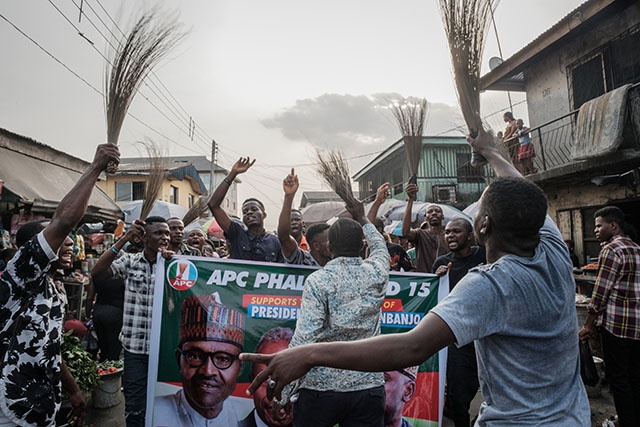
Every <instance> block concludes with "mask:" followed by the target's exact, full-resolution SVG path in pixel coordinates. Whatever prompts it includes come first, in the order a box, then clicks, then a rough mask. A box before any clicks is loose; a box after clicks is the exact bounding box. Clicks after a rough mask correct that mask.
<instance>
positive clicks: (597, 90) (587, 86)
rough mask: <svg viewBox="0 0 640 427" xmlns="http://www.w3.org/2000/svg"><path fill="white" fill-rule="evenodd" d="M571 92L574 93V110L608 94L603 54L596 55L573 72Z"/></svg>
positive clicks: (576, 67)
mask: <svg viewBox="0 0 640 427" xmlns="http://www.w3.org/2000/svg"><path fill="white" fill-rule="evenodd" d="M571 91H572V93H573V108H574V109H578V108H580V106H581V105H582V104H584V103H585V102H587V101H590V100H592V99H594V98H597V97H599V96H600V95H604V94H605V92H607V82H606V75H605V72H604V57H603V55H602V53H599V54H597V55H595V56H594V57H592V58H590V59H588V60H587V61H585V62H583V63H581V64H579V65H577V66H575V68H573V69H572V70H571Z"/></svg>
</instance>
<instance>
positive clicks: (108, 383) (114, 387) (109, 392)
mask: <svg viewBox="0 0 640 427" xmlns="http://www.w3.org/2000/svg"><path fill="white" fill-rule="evenodd" d="M100 378H101V379H102V383H101V384H98V385H97V386H96V388H94V389H93V392H92V393H91V398H92V399H91V400H92V401H93V407H94V408H111V407H113V406H117V405H119V404H120V402H122V392H121V391H120V389H121V387H122V370H120V371H116V372H114V373H111V374H107V375H102V376H101V377H100Z"/></svg>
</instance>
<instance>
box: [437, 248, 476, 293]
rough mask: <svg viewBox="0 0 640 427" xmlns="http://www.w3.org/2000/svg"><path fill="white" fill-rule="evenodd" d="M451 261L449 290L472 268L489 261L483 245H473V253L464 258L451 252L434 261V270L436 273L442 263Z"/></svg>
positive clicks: (445, 263)
mask: <svg viewBox="0 0 640 427" xmlns="http://www.w3.org/2000/svg"><path fill="white" fill-rule="evenodd" d="M449 263H451V269H449V290H450V291H451V290H452V289H453V287H454V286H455V285H457V284H458V282H459V281H460V280H461V279H462V278H463V277H464V276H465V275H466V274H467V272H468V271H469V270H470V269H472V268H473V267H476V266H478V265H480V264H486V263H487V253H486V252H485V250H484V247H483V246H472V247H471V255H469V256H466V257H464V258H456V257H454V256H453V252H449V253H447V254H444V255H442V256H441V257H439V258H438V259H436V260H435V261H434V263H433V272H434V273H435V272H436V270H437V269H438V267H440V266H441V265H447V264H449Z"/></svg>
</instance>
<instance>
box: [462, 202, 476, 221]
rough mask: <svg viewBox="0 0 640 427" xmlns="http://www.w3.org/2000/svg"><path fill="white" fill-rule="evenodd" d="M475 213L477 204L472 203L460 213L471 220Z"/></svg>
mask: <svg viewBox="0 0 640 427" xmlns="http://www.w3.org/2000/svg"><path fill="white" fill-rule="evenodd" d="M477 211H478V202H473V203H471V204H470V205H469V206H467V207H466V208H464V210H463V211H462V212H464V213H465V214H466V215H467V216H469V217H470V218H473V217H474V216H475V215H476V212H477Z"/></svg>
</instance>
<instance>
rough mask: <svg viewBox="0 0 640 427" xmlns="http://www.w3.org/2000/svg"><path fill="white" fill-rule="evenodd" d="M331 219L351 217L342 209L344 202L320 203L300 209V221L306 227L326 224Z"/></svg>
mask: <svg viewBox="0 0 640 427" xmlns="http://www.w3.org/2000/svg"><path fill="white" fill-rule="evenodd" d="M333 217H344V218H350V217H351V215H350V214H349V212H347V210H346V209H345V208H344V202H320V203H314V204H313V205H310V206H307V207H306V208H304V209H302V219H303V220H304V223H305V224H306V226H307V227H309V226H310V225H313V224H317V223H321V222H327V221H329V220H330V219H331V218H333Z"/></svg>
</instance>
